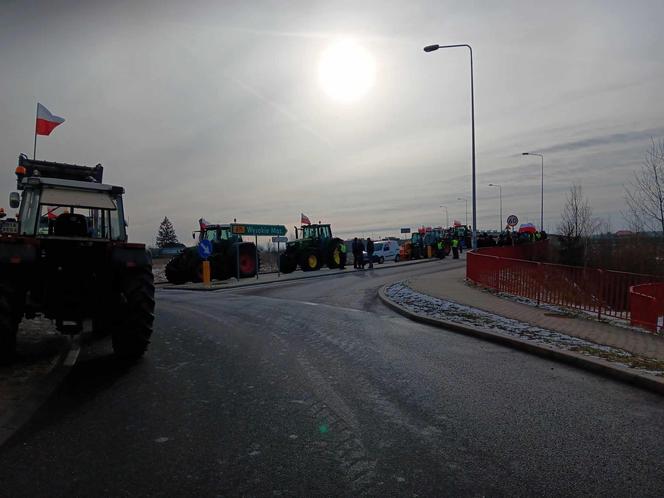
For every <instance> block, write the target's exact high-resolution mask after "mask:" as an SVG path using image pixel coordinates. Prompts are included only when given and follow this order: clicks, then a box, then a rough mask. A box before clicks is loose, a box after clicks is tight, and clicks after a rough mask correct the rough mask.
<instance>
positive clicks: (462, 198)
mask: <svg viewBox="0 0 664 498" xmlns="http://www.w3.org/2000/svg"><path fill="white" fill-rule="evenodd" d="M457 201H466V226H468V198H467V197H457ZM474 215H475V211H474V210H473V233H475V216H474ZM475 249H477V248H475Z"/></svg>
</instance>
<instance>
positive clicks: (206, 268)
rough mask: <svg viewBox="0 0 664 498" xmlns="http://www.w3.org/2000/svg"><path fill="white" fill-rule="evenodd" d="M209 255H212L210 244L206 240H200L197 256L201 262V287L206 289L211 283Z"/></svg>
mask: <svg viewBox="0 0 664 498" xmlns="http://www.w3.org/2000/svg"><path fill="white" fill-rule="evenodd" d="M210 254H212V242H211V241H209V240H207V239H203V240H201V241H200V242H199V243H198V255H199V256H200V257H201V259H202V260H203V263H202V266H203V268H202V270H203V285H205V286H206V287H209V286H210V283H211V278H210V277H211V274H210V262H209V261H208V258H209V257H210Z"/></svg>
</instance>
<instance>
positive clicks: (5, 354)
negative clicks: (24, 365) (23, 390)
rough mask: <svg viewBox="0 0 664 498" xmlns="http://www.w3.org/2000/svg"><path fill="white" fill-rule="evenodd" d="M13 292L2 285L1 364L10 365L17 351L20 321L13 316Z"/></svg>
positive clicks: (0, 295)
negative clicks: (17, 334) (17, 333)
mask: <svg viewBox="0 0 664 498" xmlns="http://www.w3.org/2000/svg"><path fill="white" fill-rule="evenodd" d="M10 302H11V292H10V291H9V289H8V288H7V287H4V286H2V287H0V365H8V364H9V363H11V361H12V359H13V358H14V353H15V352H16V332H17V331H18V322H17V321H16V320H15V318H14V316H12V315H13V314H12V307H11V305H10Z"/></svg>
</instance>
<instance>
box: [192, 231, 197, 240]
mask: <svg viewBox="0 0 664 498" xmlns="http://www.w3.org/2000/svg"><path fill="white" fill-rule="evenodd" d="M191 238H192V239H194V240H196V232H191Z"/></svg>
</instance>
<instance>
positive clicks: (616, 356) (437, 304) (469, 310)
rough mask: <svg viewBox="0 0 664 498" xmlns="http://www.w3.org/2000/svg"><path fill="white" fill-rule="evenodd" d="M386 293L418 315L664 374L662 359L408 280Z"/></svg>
mask: <svg viewBox="0 0 664 498" xmlns="http://www.w3.org/2000/svg"><path fill="white" fill-rule="evenodd" d="M385 294H386V296H387V297H388V298H390V299H391V300H392V301H394V302H396V303H397V304H399V305H401V306H403V307H404V308H406V309H407V310H409V311H412V312H413V313H416V314H418V315H424V316H427V317H430V318H437V319H441V320H446V321H449V322H454V323H459V324H462V325H467V326H470V327H481V328H483V329H489V330H492V331H496V332H499V333H502V334H507V335H511V336H514V337H518V338H520V339H525V340H528V341H531V342H534V343H537V344H543V345H547V346H554V347H557V348H560V349H564V350H567V351H574V352H577V353H582V354H584V355H586V356H593V357H597V358H602V359H605V360H609V361H612V362H618V363H621V364H623V365H626V366H629V367H630V368H634V369H637V370H640V371H643V372H646V373H650V374H656V375H660V376H661V375H664V373H663V372H664V362H662V361H658V360H652V359H649V358H645V357H641V356H638V355H634V354H632V353H630V352H629V351H625V350H623V349H619V348H613V347H610V346H605V345H603V344H596V343H594V342H590V341H587V340H584V339H579V338H578V337H573V336H570V335H566V334H562V333H560V332H555V331H553V330H548V329H544V328H541V327H537V326H535V325H531V324H529V323H525V322H521V321H519V320H515V319H512V318H506V317H503V316H500V315H496V314H493V313H489V312H487V311H484V310H480V309H477V308H473V307H471V306H465V305H462V304H457V303H455V302H453V301H447V300H443V299H439V298H436V297H433V296H429V295H426V294H421V293H419V292H416V291H414V290H413V289H411V288H410V287H408V284H407V282H397V283H395V284H392V285H391V286H389V287H388V288H387V289H386V290H385ZM552 308H553V307H552Z"/></svg>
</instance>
